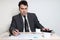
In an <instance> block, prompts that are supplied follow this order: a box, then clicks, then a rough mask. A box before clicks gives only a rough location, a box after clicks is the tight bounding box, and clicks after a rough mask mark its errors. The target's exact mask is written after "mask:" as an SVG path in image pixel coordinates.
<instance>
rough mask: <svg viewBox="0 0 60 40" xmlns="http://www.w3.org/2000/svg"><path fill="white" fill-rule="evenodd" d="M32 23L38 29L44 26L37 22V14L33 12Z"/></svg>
mask: <svg viewBox="0 0 60 40" xmlns="http://www.w3.org/2000/svg"><path fill="white" fill-rule="evenodd" d="M34 25H35V27H36V28H38V29H42V28H44V27H43V26H42V25H41V24H40V23H39V21H38V19H37V16H36V15H35V14H34Z"/></svg>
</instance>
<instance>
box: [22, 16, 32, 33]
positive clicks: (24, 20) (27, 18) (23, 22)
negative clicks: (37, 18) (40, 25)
mask: <svg viewBox="0 0 60 40" xmlns="http://www.w3.org/2000/svg"><path fill="white" fill-rule="evenodd" d="M22 19H23V26H24V29H23V32H25V19H24V17H23V16H22ZM26 20H27V23H28V29H29V32H31V29H30V25H29V21H28V18H27V15H26Z"/></svg>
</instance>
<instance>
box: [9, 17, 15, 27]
mask: <svg viewBox="0 0 60 40" xmlns="http://www.w3.org/2000/svg"><path fill="white" fill-rule="evenodd" d="M10 27H16V21H15V19H14V17H12V22H11V25H10Z"/></svg>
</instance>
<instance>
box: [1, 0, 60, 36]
mask: <svg viewBox="0 0 60 40" xmlns="http://www.w3.org/2000/svg"><path fill="white" fill-rule="evenodd" d="M19 1H20V0H0V34H1V33H3V32H6V31H7V30H8V28H9V26H10V23H11V19H12V16H13V15H16V14H18V13H19V10H18V2H19ZM27 1H28V4H29V7H28V11H29V12H33V13H36V15H37V17H38V20H39V21H40V23H41V24H42V25H43V26H44V27H47V28H50V29H53V30H54V31H55V32H56V34H57V35H60V32H59V30H60V0H27Z"/></svg>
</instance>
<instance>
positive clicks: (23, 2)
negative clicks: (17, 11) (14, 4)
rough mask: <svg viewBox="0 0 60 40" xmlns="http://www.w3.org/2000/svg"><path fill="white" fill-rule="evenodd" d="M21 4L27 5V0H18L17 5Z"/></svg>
mask: <svg viewBox="0 0 60 40" xmlns="http://www.w3.org/2000/svg"><path fill="white" fill-rule="evenodd" d="M21 4H23V5H25V6H27V7H28V3H27V1H24V0H23V1H20V2H19V4H18V7H20V5H21Z"/></svg>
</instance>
